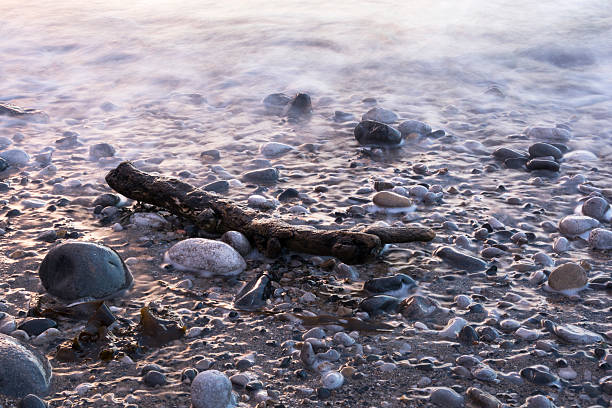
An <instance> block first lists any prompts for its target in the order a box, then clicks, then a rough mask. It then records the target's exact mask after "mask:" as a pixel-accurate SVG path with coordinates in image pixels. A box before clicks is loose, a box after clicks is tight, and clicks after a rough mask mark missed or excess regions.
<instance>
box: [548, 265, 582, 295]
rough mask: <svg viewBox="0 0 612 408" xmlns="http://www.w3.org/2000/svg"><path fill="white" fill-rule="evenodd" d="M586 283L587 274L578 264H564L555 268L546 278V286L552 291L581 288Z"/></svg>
mask: <svg viewBox="0 0 612 408" xmlns="http://www.w3.org/2000/svg"><path fill="white" fill-rule="evenodd" d="M586 283H587V274H586V272H585V270H584V269H583V268H582V267H581V266H580V265H578V264H575V263H571V262H570V263H566V264H563V265H561V266H559V267H557V268H555V269H554V270H553V271H552V272H551V273H550V276H549V277H548V285H549V286H550V287H551V288H553V289H554V290H565V289H575V288H581V287H583V286H584V285H586Z"/></svg>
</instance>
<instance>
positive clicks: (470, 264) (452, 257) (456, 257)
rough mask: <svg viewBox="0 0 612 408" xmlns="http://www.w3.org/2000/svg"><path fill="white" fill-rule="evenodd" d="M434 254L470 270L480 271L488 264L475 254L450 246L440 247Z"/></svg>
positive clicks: (458, 266)
mask: <svg viewBox="0 0 612 408" xmlns="http://www.w3.org/2000/svg"><path fill="white" fill-rule="evenodd" d="M433 255H434V256H437V257H439V258H442V259H443V260H444V261H445V262H447V263H448V264H449V265H451V266H453V267H455V268H459V269H462V270H464V271H468V272H478V271H482V270H484V269H486V266H487V264H486V263H485V262H484V261H482V260H480V259H478V258H475V257H473V256H470V255H467V254H464V253H462V252H459V251H457V250H455V249H454V248H451V247H448V246H442V247H438V248H437V249H436V250H435V251H434V253H433Z"/></svg>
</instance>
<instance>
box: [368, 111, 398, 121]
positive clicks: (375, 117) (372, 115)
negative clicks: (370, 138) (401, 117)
mask: <svg viewBox="0 0 612 408" xmlns="http://www.w3.org/2000/svg"><path fill="white" fill-rule="evenodd" d="M397 119H398V116H397V115H396V114H395V113H394V112H392V111H390V110H388V109H384V108H379V107H374V108H372V109H370V110H369V111H367V112H366V113H364V114H363V116H362V117H361V120H371V121H374V122H381V123H393V122H395V121H396V120H397Z"/></svg>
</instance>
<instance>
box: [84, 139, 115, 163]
mask: <svg viewBox="0 0 612 408" xmlns="http://www.w3.org/2000/svg"><path fill="white" fill-rule="evenodd" d="M115 153H116V150H115V148H114V147H113V146H111V145H110V144H108V143H97V144H95V145H93V146H91V147H90V148H89V157H91V158H92V159H93V160H98V159H100V158H103V157H113V156H114V155H115Z"/></svg>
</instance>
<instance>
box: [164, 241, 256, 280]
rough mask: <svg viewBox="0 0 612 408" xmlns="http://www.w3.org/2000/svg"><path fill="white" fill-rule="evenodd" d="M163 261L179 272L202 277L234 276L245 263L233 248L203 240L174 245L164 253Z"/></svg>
mask: <svg viewBox="0 0 612 408" xmlns="http://www.w3.org/2000/svg"><path fill="white" fill-rule="evenodd" d="M165 260H166V262H168V263H170V264H171V265H172V266H174V267H175V268H177V269H179V270H182V271H190V272H195V273H198V274H199V275H201V276H204V277H210V276H213V275H220V276H234V275H238V274H239V273H241V272H242V271H244V269H245V268H246V262H244V259H242V256H240V254H239V253H238V252H237V251H236V250H235V249H234V248H232V247H231V246H229V245H228V244H226V243H225V242H221V241H215V240H211V239H205V238H189V239H185V240H183V241H180V242H178V243H176V244H174V246H172V247H171V248H170V249H169V250H168V251H167V252H166V256H165Z"/></svg>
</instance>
